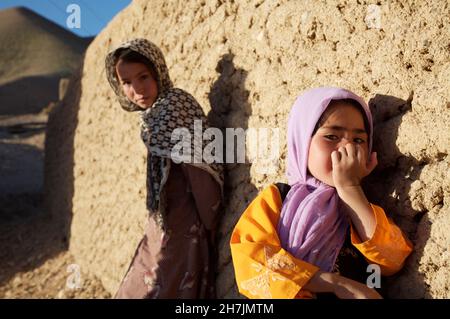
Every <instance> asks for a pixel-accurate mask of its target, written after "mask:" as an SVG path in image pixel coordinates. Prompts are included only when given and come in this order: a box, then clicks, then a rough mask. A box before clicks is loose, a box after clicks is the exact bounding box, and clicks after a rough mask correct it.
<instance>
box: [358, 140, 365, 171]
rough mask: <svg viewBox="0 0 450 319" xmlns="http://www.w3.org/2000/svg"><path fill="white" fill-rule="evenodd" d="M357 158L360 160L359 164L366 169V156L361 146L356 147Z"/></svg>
mask: <svg viewBox="0 0 450 319" xmlns="http://www.w3.org/2000/svg"><path fill="white" fill-rule="evenodd" d="M356 154H357V155H356V157H357V158H358V163H359V165H360V166H361V167H366V164H367V163H366V156H365V155H366V154H365V153H364V150H363V149H362V147H361V146H360V145H356Z"/></svg>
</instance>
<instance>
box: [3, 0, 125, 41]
mask: <svg viewBox="0 0 450 319" xmlns="http://www.w3.org/2000/svg"><path fill="white" fill-rule="evenodd" d="M130 2H131V0H1V1H0V10H3V9H6V8H10V7H18V6H22V7H26V8H29V9H31V10H33V11H34V12H36V13H38V14H40V15H41V16H44V17H46V18H47V19H49V20H52V21H53V22H55V23H56V24H59V25H60V26H62V27H64V28H65V29H68V30H69V31H72V32H73V33H75V34H77V35H79V36H82V37H86V36H93V35H97V34H98V33H99V32H100V31H101V30H102V29H103V28H104V27H105V26H106V25H107V24H108V22H109V21H110V20H111V19H112V18H113V17H114V16H115V15H116V14H117V13H119V12H120V11H121V10H122V9H124V8H125V7H126V6H128V4H130ZM72 3H73V4H77V5H78V6H79V7H80V29H76V28H73V29H69V28H68V27H67V25H66V21H67V18H68V17H69V16H70V14H71V12H69V13H67V12H66V9H67V7H68V6H69V4H72Z"/></svg>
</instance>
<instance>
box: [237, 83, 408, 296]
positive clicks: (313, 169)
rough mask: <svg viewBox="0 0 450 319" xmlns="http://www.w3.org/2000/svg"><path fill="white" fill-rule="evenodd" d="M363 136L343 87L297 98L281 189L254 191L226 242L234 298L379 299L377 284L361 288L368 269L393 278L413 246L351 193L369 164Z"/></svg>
mask: <svg viewBox="0 0 450 319" xmlns="http://www.w3.org/2000/svg"><path fill="white" fill-rule="evenodd" d="M372 131H373V128H372V116H371V113H370V110H369V108H368V106H367V104H366V103H365V102H364V100H363V99H362V98H360V97H359V96H357V95H355V94H354V93H352V92H350V91H348V90H345V89H341V88H333V87H321V88H316V89H311V90H308V91H306V92H304V93H303V95H301V96H300V97H298V98H297V100H296V101H295V104H294V106H293V107H292V110H291V113H290V116H289V122H288V131H287V142H288V158H287V178H288V183H289V184H288V185H287V184H281V183H278V184H276V185H271V186H269V187H268V188H267V189H265V190H264V191H263V192H262V193H261V194H259V195H258V196H257V197H256V198H255V199H254V200H253V202H252V203H251V204H250V206H249V207H248V208H247V209H246V210H245V212H244V213H243V214H242V216H241V218H240V220H239V221H238V223H237V225H236V226H235V229H234V231H233V233H232V236H231V242H230V244H231V253H232V258H233V265H234V270H235V274H236V281H237V285H238V288H239V291H240V293H242V294H243V295H245V296H247V297H248V298H314V297H324V296H325V295H327V296H329V295H330V294H334V296H337V297H338V298H380V295H379V294H378V292H377V291H376V290H374V289H372V288H373V287H376V288H379V287H377V286H378V284H377V280H375V281H374V283H371V287H370V288H369V287H368V286H367V285H366V283H367V282H369V281H370V280H369V281H368V280H367V276H368V274H367V273H366V269H367V267H368V263H369V264H373V265H374V266H375V268H373V269H375V270H376V269H379V270H380V272H381V275H392V274H394V273H396V272H397V271H399V270H400V269H401V268H402V267H403V264H404V261H405V259H406V258H407V257H408V255H409V254H410V253H411V251H412V245H411V243H410V242H409V241H408V239H407V238H406V237H405V236H404V235H403V233H402V231H401V230H400V229H399V228H398V227H397V226H396V225H395V224H394V223H393V222H392V220H391V219H389V218H387V217H386V214H385V213H384V211H383V209H382V208H381V207H379V206H377V205H374V204H371V203H369V202H368V201H367V199H366V196H365V194H364V192H363V190H362V188H361V186H360V185H361V181H362V179H363V178H364V177H365V176H367V175H368V174H369V173H370V172H371V171H372V170H373V169H374V168H375V166H376V165H377V159H376V153H375V152H373V153H372ZM377 267H379V268H377ZM370 269H372V268H370ZM375 275H376V274H375ZM372 284H373V287H372Z"/></svg>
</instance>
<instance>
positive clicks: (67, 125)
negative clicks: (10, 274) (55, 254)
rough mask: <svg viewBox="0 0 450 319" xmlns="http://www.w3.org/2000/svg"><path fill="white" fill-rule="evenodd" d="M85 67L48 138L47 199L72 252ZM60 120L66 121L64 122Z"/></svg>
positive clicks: (53, 120) (53, 116) (50, 121)
mask: <svg viewBox="0 0 450 319" xmlns="http://www.w3.org/2000/svg"><path fill="white" fill-rule="evenodd" d="M83 67H84V64H83V63H82V64H81V66H80V68H79V69H78V70H77V71H76V72H75V73H74V75H73V77H72V78H71V80H70V81H71V84H70V85H69V86H68V91H67V93H66V94H65V96H64V99H63V100H62V102H61V103H60V105H59V106H57V107H56V108H55V109H54V110H53V111H52V112H51V113H50V115H49V118H48V123H47V133H46V139H45V154H46V155H45V161H44V177H45V179H44V198H45V209H46V211H47V212H48V213H49V214H50V215H51V218H52V222H53V224H54V225H55V230H57V231H58V233H59V237H60V240H61V241H62V242H63V243H64V245H65V249H68V245H69V239H70V226H71V222H72V198H73V195H74V173H73V171H74V137H75V130H76V127H77V125H78V110H79V105H80V97H81V94H82V89H81V77H82V74H83ZM60 119H64V121H61V120H60Z"/></svg>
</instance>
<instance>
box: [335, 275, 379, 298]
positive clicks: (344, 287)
mask: <svg viewBox="0 0 450 319" xmlns="http://www.w3.org/2000/svg"><path fill="white" fill-rule="evenodd" d="M335 278H336V279H335V280H336V281H335V285H334V294H335V295H336V297H338V298H340V299H383V297H381V295H380V294H379V293H378V292H377V291H376V290H375V289H372V288H369V287H367V286H366V285H364V284H362V283H360V282H357V281H354V280H351V279H349V278H346V277H342V276H339V275H336V277H335Z"/></svg>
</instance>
